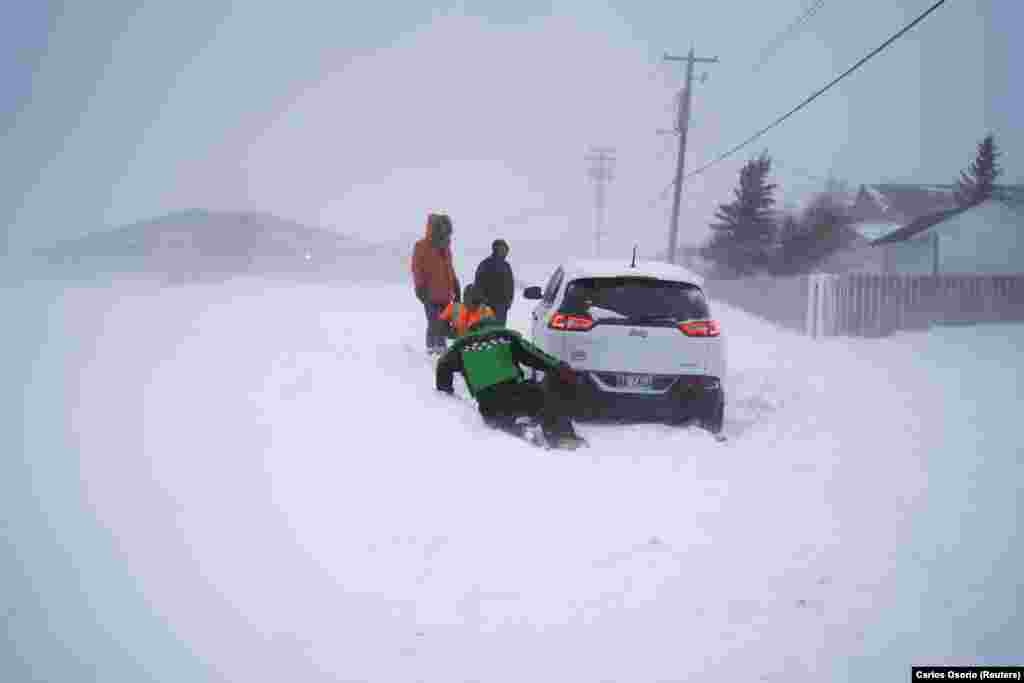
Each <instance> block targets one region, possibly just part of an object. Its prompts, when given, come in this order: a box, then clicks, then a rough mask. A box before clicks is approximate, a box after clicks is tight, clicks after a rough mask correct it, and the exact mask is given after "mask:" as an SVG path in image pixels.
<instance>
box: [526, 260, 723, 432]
mask: <svg viewBox="0 0 1024 683" xmlns="http://www.w3.org/2000/svg"><path fill="white" fill-rule="evenodd" d="M523 296H524V297H525V298H527V299H535V300H539V301H540V303H538V304H537V307H536V308H535V309H534V310H533V320H532V323H531V326H532V330H531V338H532V341H533V342H534V344H536V345H537V346H539V347H540V348H542V349H543V350H544V351H546V352H547V353H549V354H551V355H553V356H556V357H557V358H559V359H561V360H564V361H566V362H568V363H569V364H571V365H572V366H573V367H574V368H576V369H577V370H579V371H580V375H581V377H582V378H583V381H582V382H581V386H580V387H579V391H578V392H577V396H578V400H577V403H576V410H575V416H576V417H577V418H582V419H627V420H652V419H653V420H656V421H664V422H670V423H674V424H686V423H689V422H692V421H696V422H697V423H698V424H699V425H701V426H702V427H704V428H705V429H707V430H708V431H711V432H713V433H716V434H717V433H718V432H720V431H721V429H722V421H723V416H724V406H725V395H724V392H723V390H722V379H723V378H724V377H725V372H726V362H725V343H724V340H723V338H722V333H721V329H720V328H719V325H718V323H717V322H715V320H713V319H712V318H711V312H710V310H709V305H708V301H707V299H706V298H705V296H704V291H703V281H702V280H701V278H700V277H698V276H697V275H695V274H693V273H691V272H689V271H687V270H686V269H684V268H680V267H678V266H673V265H670V264H667V263H657V262H646V263H642V262H641V263H636V264H630V263H628V262H627V263H619V262H615V261H571V262H568V263H565V264H563V265H561V266H559V267H558V268H556V269H555V271H554V273H552V275H551V278H550V279H549V280H548V283H547V286H546V287H545V288H544V289H543V290H541V288H540V287H527V288H526V290H525V291H524V292H523Z"/></svg>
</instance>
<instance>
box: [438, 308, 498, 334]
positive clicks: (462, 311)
mask: <svg viewBox="0 0 1024 683" xmlns="http://www.w3.org/2000/svg"><path fill="white" fill-rule="evenodd" d="M493 317H494V311H493V310H491V307H490V306H480V307H479V308H477V309H476V310H475V311H471V310H470V309H469V307H467V306H463V305H462V304H460V303H459V302H457V301H453V302H451V303H450V304H448V307H447V308H445V309H444V312H443V313H441V320H448V321H450V322H451V324H452V327H453V328H454V329H455V336H457V337H461V336H462V335H464V334H466V332H468V331H469V328H471V327H473V325H476V324H477V323H478V322H480V321H481V320H483V319H484V318H493Z"/></svg>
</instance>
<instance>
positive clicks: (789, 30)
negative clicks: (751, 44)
mask: <svg viewBox="0 0 1024 683" xmlns="http://www.w3.org/2000/svg"><path fill="white" fill-rule="evenodd" d="M824 4H825V0H816V1H815V2H814V3H813V4H812V5H811V6H810V7H808V8H807V9H806V10H804V12H803V14H801V15H800V16H799V17H797V18H796V19H794V20H793V21H792V22H791V23H790V24H789V26H787V27H786V28H785V29H783V30H782V32H781V33H779V34H778V35H777V36H775V38H773V39H772V41H771V42H770V43H768V44H767V45H765V46H764V47H763V48H762V49H761V52H759V53H758V58H757V62H756V63H755V64H754V67H753V71H754V72H755V73H756V72H757V71H759V70H760V69H761V67H762V66H764V65H765V63H766V62H767V61H768V60H770V59H771V58H772V57H774V56H775V55H776V54H777V53H778V51H779V50H780V49H781V48H782V46H783V45H785V43H786V41H787V40H789V39H790V38H792V37H793V36H794V35H796V34H797V32H798V31H799V30H800V28H801V27H802V26H803V25H804V24H806V23H807V22H808V20H810V19H811V18H812V17H813V16H814V15H815V14H817V13H818V10H820V9H821V8H822V6H823V5H824Z"/></svg>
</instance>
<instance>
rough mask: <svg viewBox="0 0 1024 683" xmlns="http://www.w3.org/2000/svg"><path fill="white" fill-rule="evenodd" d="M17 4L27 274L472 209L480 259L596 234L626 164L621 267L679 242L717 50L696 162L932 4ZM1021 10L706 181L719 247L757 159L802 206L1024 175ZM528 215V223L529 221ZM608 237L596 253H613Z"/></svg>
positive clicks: (922, 39)
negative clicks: (861, 191) (184, 243)
mask: <svg viewBox="0 0 1024 683" xmlns="http://www.w3.org/2000/svg"><path fill="white" fill-rule="evenodd" d="M810 2H811V0H803V1H801V0H764V1H763V2H756V3H755V2H750V1H749V0H716V1H715V2H696V1H690V0H677V1H676V2H672V3H666V2H648V3H642V2H637V1H635V0H620V1H618V2H613V3H609V4H607V5H603V6H601V5H599V4H598V3H595V2H583V1H582V0H575V1H566V2H559V1H554V0H553V1H551V2H539V1H529V0H524V1H521V2H516V3H510V2H505V1H502V0H488V1H480V2H456V3H451V4H449V5H447V6H442V5H436V6H435V7H434V8H431V7H430V6H428V5H427V4H425V3H416V2H408V3H394V2H392V3H389V2H380V3H371V4H365V3H355V2H337V1H330V2H328V1H326V0H325V1H324V2H292V3H272V2H252V1H245V2H235V3H232V2H229V1H227V0H196V1H189V0H176V1H175V2H170V1H169V0H162V1H160V2H145V3H143V2H134V3H132V2H125V1H122V0H106V1H105V2H97V3H84V2H76V3H66V4H60V3H47V2H42V1H39V0H36V1H35V2H20V3H14V4H12V6H11V8H8V9H7V11H6V12H7V13H6V16H5V19H4V22H3V27H2V28H0V50H2V54H0V80H2V83H3V84H4V87H3V88H2V90H0V133H2V138H0V157H2V159H3V169H4V170H3V173H4V175H3V178H2V186H0V221H2V224H3V225H4V226H5V227H6V232H7V244H8V248H9V249H10V250H11V252H12V253H15V252H18V251H20V250H22V249H24V248H28V247H33V246H39V245H45V244H50V243H53V242H55V241H57V240H60V239H65V238H68V237H75V236H78V235H81V234H83V233H86V232H92V231H96V230H102V229H108V228H110V227H116V226H118V225H122V224H125V223H129V222H133V221H136V220H141V219H145V218H149V217H153V216H157V215H161V214H164V213H167V212H170V211H173V210H176V209H180V208H187V207H208V208H214V209H243V210H260V211H269V212H272V213H275V214H278V215H281V216H284V217H287V218H292V219H296V220H299V221H302V222H305V223H308V224H311V225H320V226H324V227H328V228H333V229H337V230H340V231H343V232H349V233H354V234H357V235H360V236H363V237H366V238H371V239H382V240H390V239H393V238H403V239H405V238H407V237H411V236H413V235H416V234H419V233H420V232H421V231H422V227H421V226H422V224H423V219H424V216H425V214H426V213H427V212H428V211H431V210H446V211H449V212H450V213H451V214H452V215H453V217H454V219H455V224H456V231H457V233H456V236H457V239H461V240H473V239H475V238H479V239H481V240H484V239H486V240H487V241H489V240H490V239H491V238H492V236H493V235H494V234H498V233H500V234H502V235H504V236H506V237H508V238H509V239H510V240H514V239H517V238H520V239H524V240H525V239H535V238H540V239H543V238H551V237H557V236H560V235H566V236H572V237H575V238H578V239H586V240H589V235H590V231H591V229H592V212H591V205H592V201H593V200H592V189H591V187H590V185H589V184H588V180H587V177H586V162H585V161H584V156H585V154H586V152H587V148H588V146H590V145H604V146H613V147H615V148H616V149H617V150H618V163H617V166H616V177H615V180H614V181H613V183H612V185H611V188H610V190H609V199H608V202H609V214H608V218H609V224H610V225H609V230H610V232H611V233H612V237H611V238H610V241H608V242H606V249H612V248H623V249H624V248H626V246H625V245H626V244H632V243H633V241H639V242H640V244H641V248H642V249H645V250H647V251H648V252H652V251H654V250H656V249H663V248H664V243H665V240H666V237H665V235H666V229H667V216H668V209H669V202H668V201H667V199H666V200H663V201H660V202H659V201H655V200H656V198H657V197H658V194H659V192H660V191H661V190H662V189H663V188H664V187H665V185H667V184H668V182H669V181H670V180H671V177H672V172H673V164H674V151H673V147H674V144H675V143H674V141H673V140H672V139H670V138H667V137H664V136H659V135H657V134H656V129H658V128H667V127H669V126H670V125H671V123H672V116H673V114H672V106H673V105H672V98H673V95H674V93H675V92H676V91H677V90H678V88H679V87H680V86H681V84H682V81H683V73H684V68H683V66H682V65H681V64H665V63H662V60H661V56H662V54H663V53H664V52H665V51H670V52H673V53H677V54H681V53H684V52H685V51H686V50H687V49H688V48H689V47H690V45H691V44H692V45H693V46H694V47H695V49H696V50H697V52H698V54H700V55H704V56H707V55H711V56H718V57H719V58H720V59H721V60H722V61H721V63H720V64H718V65H713V66H710V67H708V68H707V69H705V70H706V71H707V72H708V79H707V81H706V82H705V83H703V84H700V85H698V86H697V87H696V88H695V91H694V110H693V117H694V125H693V128H692V129H691V136H690V146H689V150H688V154H687V166H688V167H689V168H690V169H692V168H694V167H695V166H696V165H698V164H700V163H702V162H703V161H705V160H707V159H708V158H710V157H711V156H713V155H716V154H717V153H719V152H721V151H723V150H724V149H726V148H728V147H730V146H732V145H733V144H735V143H737V142H738V141H740V140H742V139H744V138H745V137H747V136H748V135H749V134H751V133H752V132H754V131H755V130H757V129H758V128H760V127H762V126H764V125H766V124H767V123H769V122H770V121H771V120H772V119H774V118H775V117H776V116H778V115H779V114H781V113H784V112H785V111H787V110H788V109H790V108H791V107H792V106H794V105H795V104H796V103H798V102H799V101H800V100H801V99H803V98H804V97H806V96H807V95H809V94H810V93H811V92H813V91H814V90H816V89H817V88H818V87H820V86H822V85H824V84H825V83H826V82H828V81H829V80H830V79H831V78H832V77H833V76H834V75H836V74H837V73H839V72H841V71H842V70H844V69H845V68H847V67H848V66H850V65H852V64H853V63H854V62H855V61H856V60H857V59H859V58H860V57H861V56H863V55H864V54H866V53H867V52H868V51H870V50H871V49H872V48H874V47H876V46H877V45H879V44H880V43H881V42H883V41H884V40H885V39H886V38H887V37H888V36H889V35H891V34H892V33H894V32H895V31H896V30H898V29H899V28H900V27H901V26H903V25H904V24H905V23H907V22H908V21H909V20H910V19H912V18H913V17H914V16H916V15H917V14H918V13H920V12H921V11H923V10H924V9H925V8H927V7H928V6H930V5H931V4H932V2H933V0H861V1H859V2H856V3H851V2H839V1H838V0H828V1H826V2H825V3H824V5H823V7H822V8H821V9H820V11H818V12H817V14H816V15H815V16H814V17H813V18H812V19H811V20H810V21H808V22H807V25H806V27H805V29H804V30H803V31H802V32H801V33H799V35H797V36H796V37H795V38H793V39H792V40H790V41H788V42H787V43H786V44H785V45H784V46H783V48H782V49H781V50H780V51H779V52H778V54H777V55H776V56H775V57H774V58H773V59H771V60H770V61H769V62H768V63H767V64H765V65H764V66H763V68H761V69H760V70H759V71H757V72H755V71H754V70H753V69H752V65H753V64H754V62H756V60H757V56H758V53H759V52H760V51H761V49H762V48H763V47H764V46H765V45H767V44H768V43H769V42H770V41H771V40H772V39H773V38H774V37H775V36H776V35H777V34H778V33H779V32H781V31H782V30H783V29H784V28H785V27H786V25H787V24H789V23H790V22H791V21H792V20H793V19H795V18H796V17H797V16H798V15H799V14H800V13H801V12H802V11H803V9H804V8H806V7H807V6H808V5H809V4H810ZM1021 5H1022V3H1021V2H1020V0H948V2H947V3H946V4H945V5H944V6H943V7H941V8H940V9H939V10H938V11H937V12H935V13H934V14H933V15H931V16H930V17H929V18H928V19H926V20H925V21H924V22H923V23H922V24H920V25H919V26H918V27H917V28H916V29H914V31H913V32H911V33H910V34H908V35H907V36H906V37H904V38H903V39H901V40H900V41H898V42H897V43H895V44H894V45H893V46H892V47H891V48H890V49H888V50H887V51H885V52H884V53H882V54H880V55H879V56H878V57H876V58H875V59H874V60H872V61H871V62H869V63H868V64H867V65H866V66H865V67H863V68H862V69H861V70H860V71H858V72H857V73H856V74H854V75H853V76H851V77H850V78H848V79H846V80H845V81H843V83H842V84H840V85H839V86H838V87H836V88H833V89H832V90H831V91H829V93H828V94H826V95H825V96H824V97H822V98H821V99H819V100H817V101H816V102H814V103H813V104H812V105H811V106H809V107H808V108H807V109H805V110H803V111H802V112H800V113H799V114H797V115H796V116H794V117H793V118H791V119H790V120H789V121H787V122H786V123H785V124H783V125H782V126H781V127H779V128H778V129H777V130H775V131H773V132H771V133H769V134H768V135H766V136H765V137H764V138H762V139H761V140H760V141H758V142H757V143H756V144H755V145H753V146H752V147H750V148H749V149H747V150H744V152H742V153H741V154H740V155H739V156H738V157H737V158H736V159H735V160H734V161H731V162H727V163H723V164H721V165H720V166H718V167H716V168H715V169H714V170H712V171H710V172H708V173H706V174H705V175H703V176H701V177H700V178H697V179H695V180H694V181H692V182H690V183H688V184H687V185H686V187H685V191H684V202H683V204H684V213H683V221H682V223H683V225H682V235H681V239H682V240H683V241H687V242H695V241H698V240H700V239H702V238H703V237H704V236H705V234H706V224H707V222H708V219H709V218H710V215H711V213H712V212H713V210H714V207H715V204H716V203H718V202H721V201H725V200H727V199H728V198H729V192H730V188H731V187H732V186H733V185H734V183H735V180H736V171H737V170H738V168H739V165H740V164H741V163H742V161H743V160H744V159H746V158H749V157H750V156H751V155H754V154H756V153H757V152H759V151H760V150H762V149H767V150H768V151H769V153H770V154H772V155H773V156H774V157H775V158H776V159H777V161H778V164H777V167H776V173H775V179H776V181H777V182H779V183H780V184H781V186H782V189H783V190H784V191H785V193H786V197H787V198H795V197H799V195H801V194H802V193H807V192H809V191H812V190H814V189H815V188H816V186H817V185H818V184H820V183H819V181H817V180H812V179H810V178H809V177H808V174H810V175H812V176H826V175H828V174H829V173H834V174H836V175H837V176H838V177H840V178H843V179H845V180H847V181H849V182H851V183H854V184H858V183H871V182H881V181H885V180H890V181H908V182H923V183H933V182H934V183H943V182H949V181H951V180H952V179H953V178H954V177H956V175H957V172H958V171H959V169H960V168H962V167H963V166H965V165H966V164H967V163H968V162H969V161H970V160H971V157H972V155H973V152H974V148H975V144H976V142H977V141H978V139H980V138H981V137H982V136H983V135H984V133H985V132H986V131H989V130H991V131H992V132H994V133H995V134H996V136H997V142H998V143H999V144H1000V145H1001V147H1002V149H1003V152H1004V156H1003V164H1004V167H1005V169H1006V172H1007V180H1009V181H1017V182H1022V181H1024V130H1022V127H1021V124H1020V121H1021V120H1024V119H1022V113H1024V106H1022V96H1021V94H1020V79H1019V74H1018V76H1017V78H1016V81H1014V75H1013V71H1012V69H1011V65H1012V64H1014V63H1016V64H1024V46H1022V45H1021V43H1020V42H1019V41H1018V42H1016V43H1014V40H1013V38H1014V34H1013V31H1014V30H1016V31H1018V32H1019V27H1020V26H1022V25H1024V7H1022V6H1021ZM1014 27H1018V28H1016V29H1015V28H1014ZM517 218H518V220H517ZM588 244H589V241H588Z"/></svg>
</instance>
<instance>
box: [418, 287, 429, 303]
mask: <svg viewBox="0 0 1024 683" xmlns="http://www.w3.org/2000/svg"><path fill="white" fill-rule="evenodd" d="M416 298H417V299H419V300H420V301H422V302H423V303H427V288H426V286H423V287H417V288H416Z"/></svg>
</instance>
